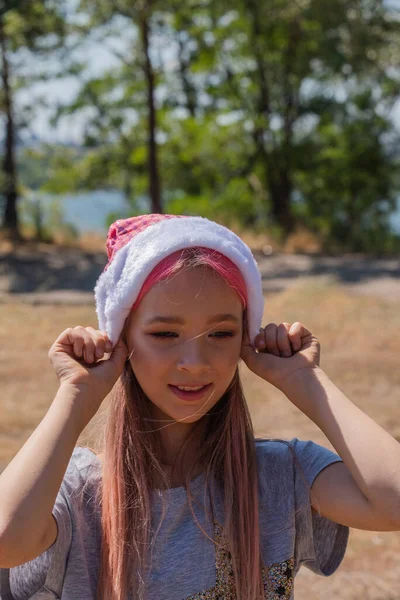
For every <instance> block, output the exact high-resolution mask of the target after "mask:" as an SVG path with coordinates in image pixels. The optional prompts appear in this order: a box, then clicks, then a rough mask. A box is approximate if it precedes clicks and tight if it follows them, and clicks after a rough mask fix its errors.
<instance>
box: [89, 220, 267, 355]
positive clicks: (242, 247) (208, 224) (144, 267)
mask: <svg viewBox="0 0 400 600" xmlns="http://www.w3.org/2000/svg"><path fill="white" fill-rule="evenodd" d="M196 246H202V247H205V248H210V249H212V250H217V251H218V252H220V253H221V254H223V255H225V256H226V257H227V258H229V259H230V260H231V261H232V262H233V263H234V264H235V265H236V266H237V268H238V269H239V271H240V272H241V273H242V275H243V278H244V281H245V284H246V288H247V298H248V307H247V312H248V325H249V336H250V340H251V342H252V343H254V339H255V337H256V335H257V334H258V332H259V329H260V327H261V321H262V315H263V309H264V296H263V292H262V285H261V274H260V271H259V269H258V266H257V263H256V261H255V258H254V256H253V254H252V252H251V250H250V248H249V247H248V246H247V244H245V243H244V242H243V241H242V240H241V239H240V237H238V236H237V235H236V234H235V233H233V231H231V230H230V229H228V228H226V227H224V226H223V225H219V224H218V223H215V222H214V221H210V220H209V219H205V218H204V217H188V216H184V215H158V214H150V215H141V216H137V217H131V218H128V219H121V220H118V221H116V222H115V223H113V224H112V225H111V226H110V228H109V231H108V236H107V254H108V263H107V265H106V266H105V268H104V271H103V273H102V274H101V275H100V277H99V279H98V280H97V283H96V286H95V289H94V293H95V301H96V312H97V316H98V320H99V329H100V330H101V331H103V332H105V333H107V335H108V337H109V338H110V340H111V341H112V343H113V345H115V344H116V343H117V341H118V339H119V336H120V334H121V331H122V328H123V326H124V323H125V320H126V318H127V317H128V315H129V313H130V311H131V308H132V306H133V304H134V303H135V301H136V299H137V297H138V295H139V292H140V290H141V288H142V285H143V284H144V282H145V281H146V278H147V276H148V275H149V274H150V273H151V272H152V270H153V269H154V268H155V267H156V265H157V264H158V263H159V262H160V261H161V260H162V259H164V258H165V257H167V256H169V255H170V254H172V253H173V252H175V251H177V250H182V249H184V248H189V247H196Z"/></svg>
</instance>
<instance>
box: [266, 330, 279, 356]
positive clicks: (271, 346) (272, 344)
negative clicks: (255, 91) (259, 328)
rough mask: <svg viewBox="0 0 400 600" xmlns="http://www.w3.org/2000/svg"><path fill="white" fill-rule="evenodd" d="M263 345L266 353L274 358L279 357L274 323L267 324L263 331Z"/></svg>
mask: <svg viewBox="0 0 400 600" xmlns="http://www.w3.org/2000/svg"><path fill="white" fill-rule="evenodd" d="M264 335H265V344H266V348H267V350H268V352H271V354H274V355H275V356H280V352H279V349H278V339H277V336H278V328H277V326H276V325H275V323H269V324H268V325H267V326H266V327H265V329H264Z"/></svg>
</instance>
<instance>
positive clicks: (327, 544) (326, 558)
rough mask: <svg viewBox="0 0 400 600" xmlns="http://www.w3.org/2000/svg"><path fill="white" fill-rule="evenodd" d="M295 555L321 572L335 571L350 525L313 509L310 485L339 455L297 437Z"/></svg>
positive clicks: (300, 563) (299, 561)
mask: <svg viewBox="0 0 400 600" xmlns="http://www.w3.org/2000/svg"><path fill="white" fill-rule="evenodd" d="M290 444H291V446H292V448H293V450H294V453H295V459H296V460H295V461H294V480H295V484H294V485H295V508H296V514H295V526H296V541H295V559H296V570H298V569H299V568H300V567H301V566H302V565H304V566H306V567H307V568H308V569H310V570H311V571H313V572H314V573H316V574H318V575H325V576H327V575H332V573H334V572H335V571H336V569H337V568H338V567H339V565H340V563H341V562H342V560H343V557H344V554H345V551H346V547H347V542H348V538H349V528H348V527H345V526H344V525H340V524H338V523H335V522H333V521H331V520H330V519H327V518H326V517H322V516H319V515H318V514H317V513H315V512H314V511H313V510H312V509H311V504H310V489H311V486H312V484H313V482H314V480H315V478H316V477H317V475H318V474H319V473H320V472H321V471H322V470H323V469H325V468H326V467H327V466H328V465H331V464H333V463H335V462H341V461H342V459H341V458H340V456H338V455H337V454H335V453H334V452H332V451H331V450H328V449H327V448H324V447H323V446H319V445H318V444H315V443H314V442H312V441H300V440H298V439H297V438H294V439H293V440H292V441H291V442H290Z"/></svg>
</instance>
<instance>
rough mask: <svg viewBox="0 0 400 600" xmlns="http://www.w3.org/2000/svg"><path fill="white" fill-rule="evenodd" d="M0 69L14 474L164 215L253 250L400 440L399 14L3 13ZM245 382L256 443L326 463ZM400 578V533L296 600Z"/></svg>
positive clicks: (373, 595)
mask: <svg viewBox="0 0 400 600" xmlns="http://www.w3.org/2000/svg"><path fill="white" fill-rule="evenodd" d="M0 54H1V60H0V68H1V80H0V86H1V88H0V89H1V91H0V139H1V157H0V224H1V228H0V317H1V318H0V382H1V387H2V391H3V393H2V395H1V397H0V470H1V469H3V468H4V467H5V465H6V464H8V462H9V461H10V460H11V459H12V457H13V456H14V455H15V454H16V453H17V451H18V449H19V448H20V447H21V446H22V444H23V443H24V442H25V440H26V439H27V438H28V437H29V435H30V433H31V432H32V430H33V429H34V428H35V427H36V426H37V424H38V423H39V421H40V419H41V418H43V416H44V414H45V413H46V411H47V409H48V407H49V405H50V403H51V401H52V399H53V397H54V395H55V393H56V390H57V387H58V385H57V381H56V379H55V375H54V373H53V372H52V370H51V366H50V365H49V363H48V359H47V353H48V350H49V348H50V346H51V345H52V343H53V341H54V340H55V339H56V337H57V336H58V335H59V333H60V332H61V331H62V330H63V329H65V328H66V327H69V326H75V325H77V324H82V325H85V326H87V325H91V326H93V327H96V328H97V319H96V314H95V310H94V304H93V287H94V284H95V282H96V279H97V277H98V276H99V275H100V273H101V271H102V269H103V267H104V264H105V262H106V256H105V233H106V231H107V227H108V226H109V224H110V223H111V222H112V221H114V220H115V219H117V218H123V217H126V216H132V215H135V214H141V213H150V212H164V213H172V214H174V213H180V214H188V215H202V216H205V217H209V218H212V219H214V220H217V221H218V222H220V223H222V224H225V225H227V226H229V227H231V228H232V229H234V230H235V231H236V232H237V233H239V234H240V235H241V236H242V237H243V239H244V240H245V241H246V242H247V243H248V244H249V245H250V246H251V247H252V249H253V251H254V253H255V256H256V258H257V261H258V263H259V267H260V270H261V272H262V276H263V285H264V290H265V299H266V306H265V314H264V321H265V323H267V322H270V321H274V322H281V321H284V320H286V321H289V322H290V321H294V320H300V321H303V322H304V323H305V324H306V325H307V326H308V327H310V328H311V330H312V331H313V332H314V333H315V334H316V335H317V337H318V338H319V339H320V341H321V345H322V367H323V368H324V370H326V372H327V373H328V374H329V376H330V377H331V378H332V379H333V380H334V381H335V382H336V383H337V385H339V386H340V387H341V389H343V391H345V393H346V394H347V395H348V396H349V397H350V398H351V399H352V400H353V401H354V402H355V403H356V404H358V405H359V406H360V407H361V408H362V409H363V410H364V411H365V412H367V413H368V414H370V416H372V417H373V418H374V419H375V420H376V421H378V422H379V423H380V424H381V425H382V426H383V427H384V428H385V429H386V430H387V431H389V432H390V433H391V434H392V435H394V436H395V437H396V438H397V439H398V440H399V441H400V401H399V399H400V371H399V369H398V356H399V351H400V341H399V339H400V336H399V335H398V333H397V332H398V331H399V326H400V311H399V303H400V279H399V278H400V171H399V166H400V66H399V65H400V0H386V1H383V0H330V1H329V2H328V1H327V0H231V1H230V2H226V1H225V0H218V2H217V1H216V0H197V1H196V0H186V1H185V2H182V1H181V0H180V1H179V0H164V1H163V2H160V1H158V0H138V1H137V2H131V1H129V0H113V2H108V1H106V0H80V1H79V0H47V1H46V0H41V1H39V0H2V1H1V2H0ZM242 372H243V380H244V384H245V389H246V392H247V396H248V400H249V405H250V407H251V411H252V416H253V421H254V425H255V429H256V433H260V434H263V435H270V436H271V437H286V438H292V437H300V438H303V439H314V440H315V441H317V442H319V443H322V444H324V445H326V446H329V442H328V440H326V438H325V437H324V436H323V434H322V432H320V431H319V430H318V429H317V428H316V427H315V426H314V424H313V423H311V422H310V421H309V420H308V419H307V418H306V417H304V415H302V414H301V413H300V412H299V411H298V410H297V409H295V408H294V407H293V406H292V405H290V403H289V402H288V400H287V399H286V398H284V397H283V396H281V395H280V394H279V392H277V390H275V389H274V388H272V386H269V384H267V383H265V382H263V381H260V380H259V379H256V378H255V376H253V375H252V374H251V373H249V372H248V371H247V370H246V368H245V367H244V366H243V368H242ZM38 373H40V375H41V376H40V378H38ZM84 433H85V435H84V436H83V437H82V440H84V439H85V440H86V441H88V440H89V441H90V444H92V445H93V446H94V445H95V444H96V436H97V437H98V435H99V433H98V430H96V429H95V428H94V429H93V428H92V429H91V428H90V427H89V428H88V431H87V432H84ZM85 436H86V437H85ZM399 576H400V534H398V533H384V534H382V533H374V532H360V531H352V534H351V540H350V546H349V550H348V552H347V555H346V558H345V560H344V562H343V565H342V566H341V568H340V569H339V571H338V572H337V573H336V574H335V575H334V576H332V577H330V578H328V579H323V578H319V577H316V576H314V575H312V574H311V573H309V572H307V571H306V570H304V573H301V574H300V575H299V577H298V583H297V596H296V597H297V598H299V600H302V599H305V598H307V600H317V599H319V598H321V599H322V598H324V600H333V599H341V600H350V599H351V600H355V599H357V600H358V599H359V598H363V600H383V599H384V600H394V599H398V598H399V593H398V578H399Z"/></svg>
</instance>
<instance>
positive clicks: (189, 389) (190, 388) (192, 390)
mask: <svg viewBox="0 0 400 600" xmlns="http://www.w3.org/2000/svg"><path fill="white" fill-rule="evenodd" d="M176 387H177V388H178V390H182V391H184V392H196V391H197V390H202V389H203V387H205V386H204V385H201V386H200V387H186V386H183V385H177V386H176Z"/></svg>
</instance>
